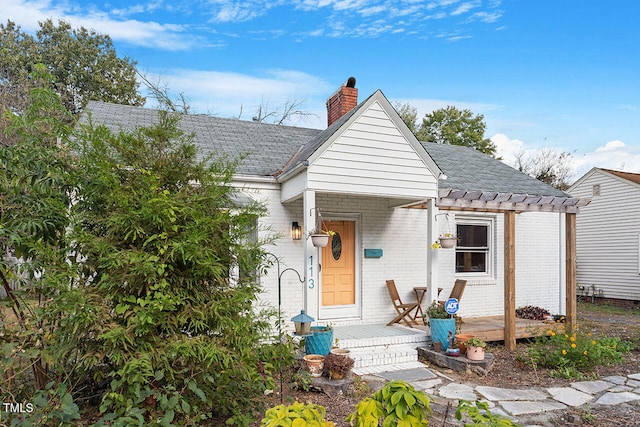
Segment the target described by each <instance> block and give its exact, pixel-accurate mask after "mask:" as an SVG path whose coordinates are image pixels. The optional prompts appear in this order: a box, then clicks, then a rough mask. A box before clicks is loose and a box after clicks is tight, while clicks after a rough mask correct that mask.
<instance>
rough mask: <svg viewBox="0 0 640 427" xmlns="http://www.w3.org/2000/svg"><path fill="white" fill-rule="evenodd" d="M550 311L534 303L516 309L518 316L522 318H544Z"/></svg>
mask: <svg viewBox="0 0 640 427" xmlns="http://www.w3.org/2000/svg"><path fill="white" fill-rule="evenodd" d="M549 314H550V313H549V311H548V310H546V309H544V308H540V307H535V306H533V305H527V306H524V307H518V308H517V309H516V317H519V318H521V319H531V320H544V318H545V317H546V316H548V315H549Z"/></svg>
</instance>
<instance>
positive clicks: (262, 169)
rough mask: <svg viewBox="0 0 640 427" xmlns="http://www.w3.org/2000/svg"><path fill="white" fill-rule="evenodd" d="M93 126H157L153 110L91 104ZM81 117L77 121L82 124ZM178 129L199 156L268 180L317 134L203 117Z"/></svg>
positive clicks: (189, 117) (114, 128) (183, 122)
mask: <svg viewBox="0 0 640 427" xmlns="http://www.w3.org/2000/svg"><path fill="white" fill-rule="evenodd" d="M86 111H87V112H90V113H91V117H92V120H93V122H94V123H99V124H104V125H106V126H107V127H108V128H109V129H111V130H112V131H114V132H117V131H119V130H120V129H123V130H131V129H134V128H136V127H141V126H149V125H151V124H153V123H157V120H158V112H157V111H156V110H152V109H147V108H139V107H131V106H128V105H118V104H110V103H106V102H98V101H91V102H90V103H89V105H88V106H87V108H86ZM86 120H87V117H86V115H84V114H83V117H82V119H81V121H84V122H86ZM180 128H181V129H182V130H183V131H184V132H185V133H187V134H189V133H194V134H195V137H194V140H193V142H194V144H196V146H198V148H199V151H200V153H201V155H202V156H206V155H209V154H211V153H216V154H218V155H222V156H226V157H228V158H230V159H236V158H238V157H239V156H241V155H246V158H245V159H244V160H243V162H242V163H241V164H240V165H239V167H238V169H237V171H238V173H240V174H247V175H259V176H268V175H272V174H273V173H275V172H276V171H277V170H279V169H280V168H282V167H283V166H284V165H285V164H286V162H287V161H288V160H289V159H290V158H291V156H293V155H294V154H295V152H296V151H297V150H298V148H299V147H300V146H302V145H303V144H304V143H306V142H308V141H309V140H311V139H312V138H314V137H315V136H317V135H318V134H319V133H320V132H321V131H320V130H318V129H306V128H299V127H293V126H279V125H272V124H266V123H257V122H249V121H243V120H237V119H223V118H219V117H211V116H207V115H184V116H183V117H182V120H181V121H180Z"/></svg>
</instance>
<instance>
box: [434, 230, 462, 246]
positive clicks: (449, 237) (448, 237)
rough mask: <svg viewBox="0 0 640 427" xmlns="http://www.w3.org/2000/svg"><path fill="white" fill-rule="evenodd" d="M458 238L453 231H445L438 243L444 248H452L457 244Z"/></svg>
mask: <svg viewBox="0 0 640 427" xmlns="http://www.w3.org/2000/svg"><path fill="white" fill-rule="evenodd" d="M457 240H458V238H457V237H456V236H455V235H453V234H451V233H444V234H443V235H441V236H440V237H438V243H439V244H440V247H442V248H443V249H451V248H453V247H454V246H455V245H456V241H457Z"/></svg>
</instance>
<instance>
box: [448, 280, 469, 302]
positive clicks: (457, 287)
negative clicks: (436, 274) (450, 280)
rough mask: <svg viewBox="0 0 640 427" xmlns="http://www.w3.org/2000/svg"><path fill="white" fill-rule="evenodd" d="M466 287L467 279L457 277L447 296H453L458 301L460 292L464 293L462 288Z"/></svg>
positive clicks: (460, 296)
mask: <svg viewBox="0 0 640 427" xmlns="http://www.w3.org/2000/svg"><path fill="white" fill-rule="evenodd" d="M466 287H467V281H466V280H462V279H457V280H456V283H454V284H453V289H451V293H450V294H449V298H455V299H457V300H458V302H460V300H461V299H462V294H463V293H464V289H465V288H466Z"/></svg>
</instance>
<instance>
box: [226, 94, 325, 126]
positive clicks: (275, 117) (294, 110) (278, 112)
mask: <svg viewBox="0 0 640 427" xmlns="http://www.w3.org/2000/svg"><path fill="white" fill-rule="evenodd" d="M302 104H304V101H300V100H298V99H294V100H293V101H292V100H287V101H285V103H284V105H282V107H272V106H271V105H269V100H266V101H265V100H264V99H263V100H262V103H261V104H260V105H259V106H258V109H257V110H256V114H255V116H253V117H252V120H253V121H254V122H260V123H272V124H276V125H286V124H287V123H288V122H289V121H290V120H291V119H293V118H294V117H308V116H315V114H313V113H309V112H307V111H304V110H302V109H301V108H300V106H301V105H302ZM241 116H242V106H240V115H239V116H238V118H239V119H240V118H241Z"/></svg>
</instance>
